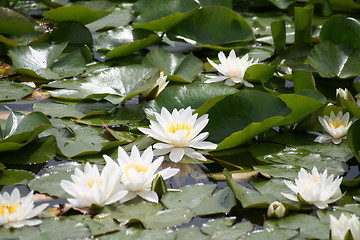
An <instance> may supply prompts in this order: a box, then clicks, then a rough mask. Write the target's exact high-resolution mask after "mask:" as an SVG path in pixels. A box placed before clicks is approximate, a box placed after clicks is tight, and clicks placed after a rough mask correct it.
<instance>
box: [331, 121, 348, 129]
mask: <svg viewBox="0 0 360 240" xmlns="http://www.w3.org/2000/svg"><path fill="white" fill-rule="evenodd" d="M331 125H332V126H333V127H334V128H338V127H340V126H344V127H347V124H346V123H344V122H343V121H341V120H337V121H333V122H332V124H331Z"/></svg>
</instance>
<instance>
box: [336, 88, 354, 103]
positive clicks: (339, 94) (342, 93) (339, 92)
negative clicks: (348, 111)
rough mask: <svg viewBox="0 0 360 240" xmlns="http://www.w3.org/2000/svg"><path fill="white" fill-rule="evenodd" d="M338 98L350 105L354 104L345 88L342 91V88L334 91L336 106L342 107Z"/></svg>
mask: <svg viewBox="0 0 360 240" xmlns="http://www.w3.org/2000/svg"><path fill="white" fill-rule="evenodd" d="M340 98H344V99H345V100H347V101H349V102H351V103H355V100H354V98H353V96H352V95H351V93H350V92H349V90H347V89H346V88H345V89H342V88H338V89H336V101H337V103H338V105H342V104H341V101H340Z"/></svg>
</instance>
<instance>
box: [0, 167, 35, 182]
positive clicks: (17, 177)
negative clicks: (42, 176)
mask: <svg viewBox="0 0 360 240" xmlns="http://www.w3.org/2000/svg"><path fill="white" fill-rule="evenodd" d="M33 178H35V174H34V173H32V172H28V171H25V170H19V169H4V170H2V171H0V185H15V184H26V183H28V182H29V180H31V179H33Z"/></svg>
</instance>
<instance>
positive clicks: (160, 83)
mask: <svg viewBox="0 0 360 240" xmlns="http://www.w3.org/2000/svg"><path fill="white" fill-rule="evenodd" d="M166 79H167V76H164V72H162V71H161V72H160V77H159V78H158V79H157V80H156V82H155V83H154V84H153V85H151V86H150V87H149V88H148V89H147V90H145V91H143V92H142V93H141V96H142V97H144V98H146V97H149V96H150V95H152V96H154V97H156V96H157V95H159V93H160V92H161V91H162V90H164V89H165V87H166V86H167V85H168V83H169V82H168V81H166ZM154 91H155V92H154Z"/></svg>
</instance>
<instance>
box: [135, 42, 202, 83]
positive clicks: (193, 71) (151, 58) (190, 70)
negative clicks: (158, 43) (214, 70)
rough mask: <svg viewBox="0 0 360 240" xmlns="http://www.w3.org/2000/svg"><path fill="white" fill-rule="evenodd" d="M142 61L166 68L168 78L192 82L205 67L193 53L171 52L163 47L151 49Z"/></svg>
mask: <svg viewBox="0 0 360 240" xmlns="http://www.w3.org/2000/svg"><path fill="white" fill-rule="evenodd" d="M142 63H143V64H145V65H149V66H153V67H158V68H162V69H164V74H165V75H167V78H168V80H173V81H178V82H192V81H193V80H194V78H195V77H196V76H197V75H198V74H199V73H200V72H201V71H202V69H203V63H202V61H201V60H200V59H198V58H196V57H195V56H194V55H193V54H192V53H190V54H188V55H184V54H181V53H169V52H167V51H165V50H163V49H153V50H151V51H150V52H149V53H148V54H147V55H146V56H145V58H144V59H143V61H142Z"/></svg>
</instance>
